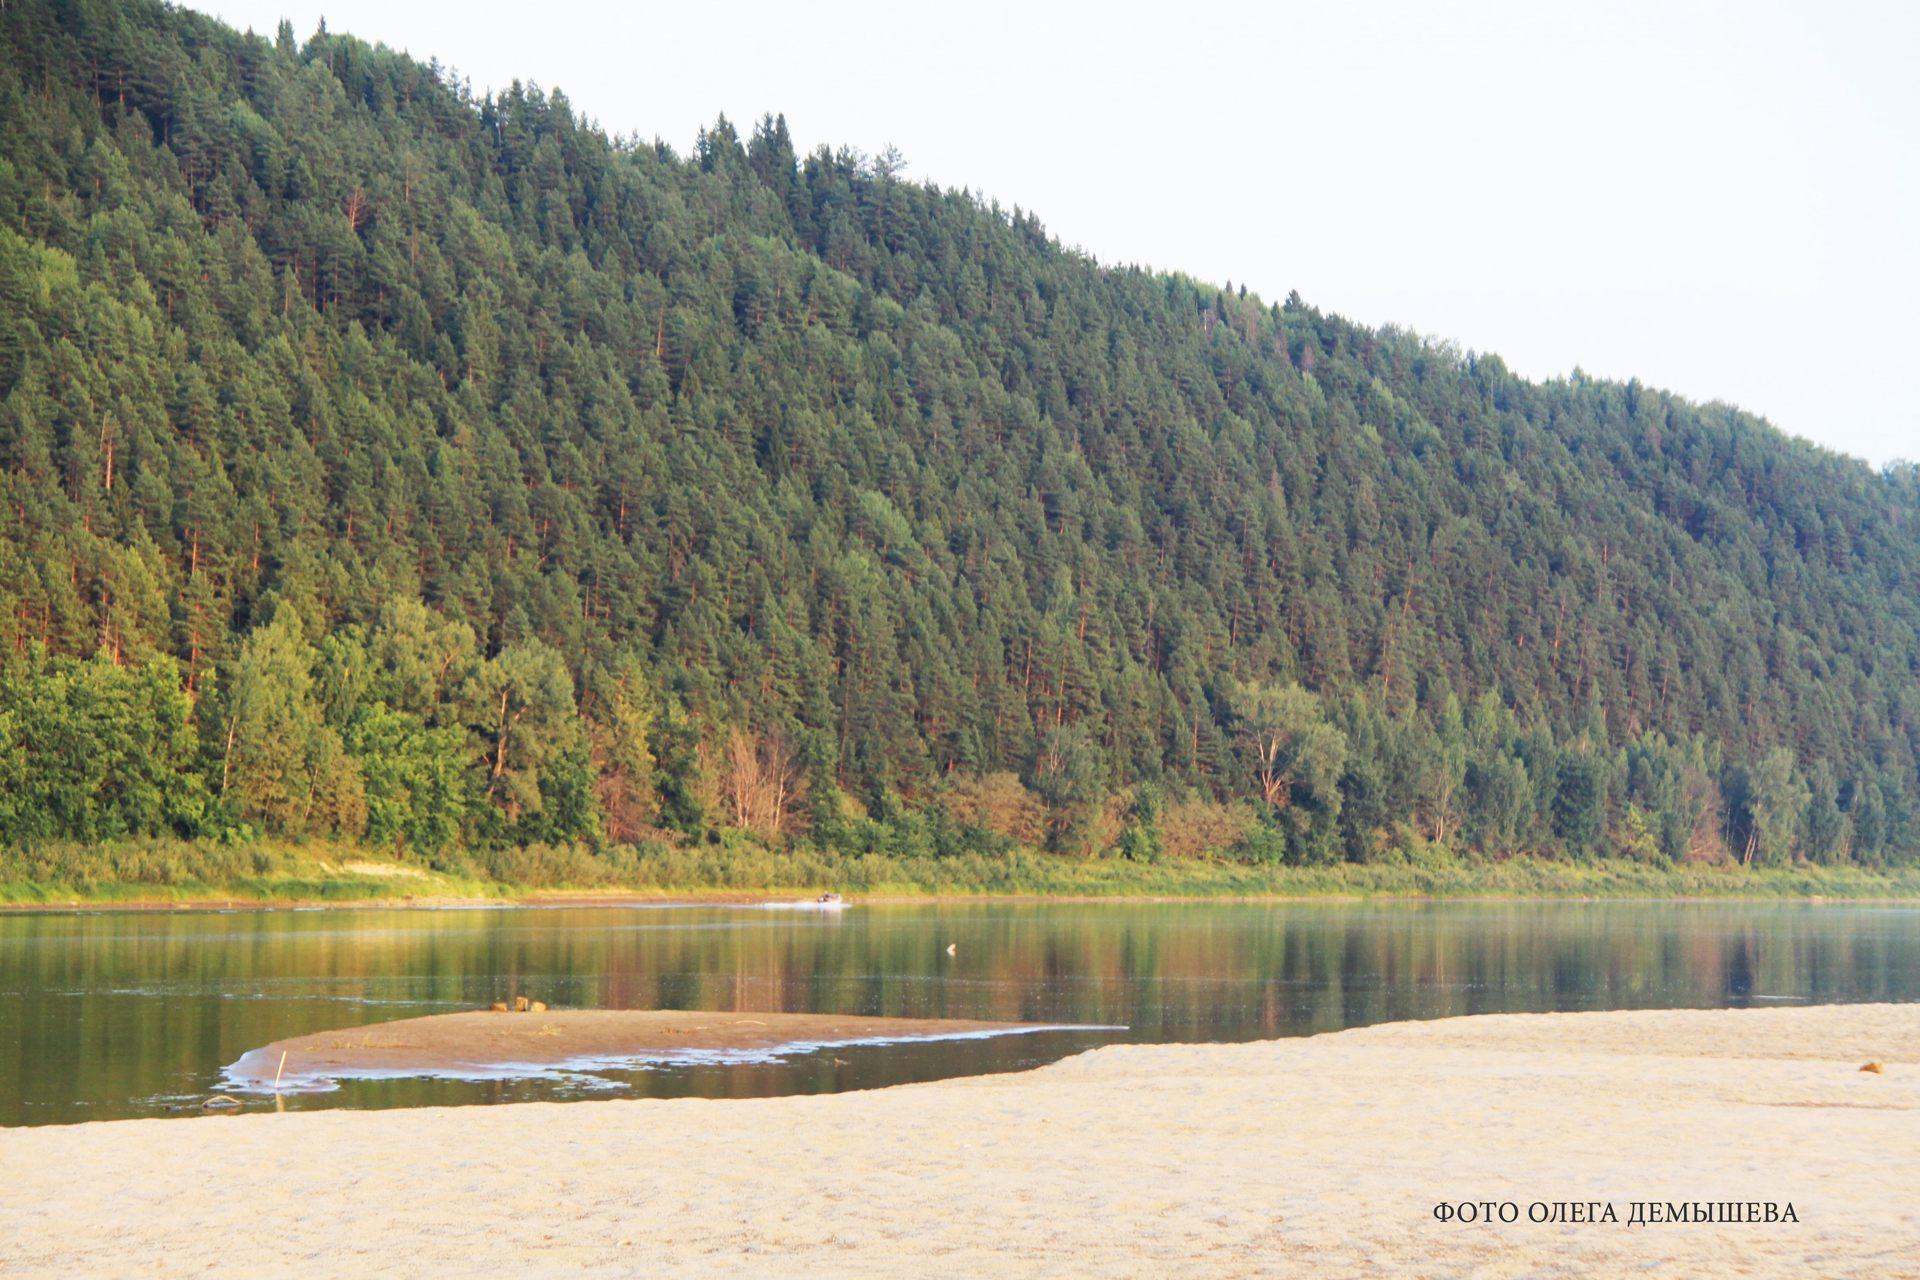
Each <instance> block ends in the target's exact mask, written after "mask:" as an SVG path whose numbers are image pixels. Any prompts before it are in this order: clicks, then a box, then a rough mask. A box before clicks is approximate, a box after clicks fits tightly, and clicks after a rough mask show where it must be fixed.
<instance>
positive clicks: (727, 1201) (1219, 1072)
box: [0, 1005, 1920, 1280]
mask: <svg viewBox="0 0 1920 1280" xmlns="http://www.w3.org/2000/svg"><path fill="white" fill-rule="evenodd" d="M513 1016H515V1017H519V1018H526V1017H528V1016H530V1015H513ZM1869 1057H1871V1058H1873V1059H1875V1060H1878V1061H1881V1062H1883V1063H1885V1070H1884V1072H1883V1073H1881V1074H1871V1073H1863V1072H1861V1071H1860V1070H1859V1069H1858V1068H1859V1066H1860V1065H1861V1063H1862V1062H1863V1061H1865V1060H1867V1059H1868V1058H1869ZM1916 1063H1920V1005H1855V1006H1824V1007H1818V1008H1795V1009H1772V1010H1757V1011H1741V1012H1682V1013H1674V1012H1657V1013H1638V1012H1631V1013H1593V1014H1553V1015H1500V1016H1493V1017H1482V1018H1463V1019H1455V1020H1449V1021H1442V1022H1432V1023H1418V1024H1413V1023H1402V1024H1396V1025H1388V1026H1380V1027H1372V1028H1363V1029H1359V1030H1355V1031H1348V1032H1340V1033H1337V1034H1332V1035H1323V1036H1316V1037H1313V1038H1310V1039H1292V1040H1279V1041H1268V1042H1262V1043H1257V1044H1240V1045H1125V1046H1114V1047H1109V1048H1103V1049H1098V1050H1094V1051H1092V1052H1089V1053H1085V1054H1082V1055H1080V1056H1078V1057H1074V1058H1070V1059H1067V1060H1065V1061H1063V1062H1059V1063H1056V1064H1054V1065H1052V1066H1049V1067H1046V1068H1043V1069H1041V1070H1038V1071H1032V1072H1026V1073H1021V1074H1014V1075H1000V1076H977V1077H971V1078H967V1079H961V1080H951V1081H942V1082H937V1083H932V1084H921V1085H909V1086H904V1087H901V1088H894V1089H881V1090H875V1091H872V1092H865V1093H846V1094H837V1095H826V1096H813V1097H791V1098H769V1099H753V1100H737V1101H708V1100H701V1099H675V1100H667V1101H613V1102H578V1103H566V1104H551V1103H547V1104H523V1105H513V1106H496V1107H479V1106H476V1107H459V1108H436V1109H422V1110H415V1111H376V1112H354V1111H313V1112H288V1113H286V1114H275V1113H272V1112H265V1113H261V1112H253V1113H248V1114H242V1115H237V1116H222V1117H212V1118H194V1119H182V1120H133V1121H119V1122H112V1123H102V1124H88V1125H75V1126H70V1127H49V1128H41V1129H13V1130H5V1131H0V1167H4V1169H5V1171H6V1176H5V1178H4V1179H0V1212H4V1214H5V1218H6V1221H7V1224H8V1230H7V1231H6V1232H5V1233H4V1235H0V1269H4V1270H10V1271H15V1272H18V1273H20V1274H23V1275H24V1274H31V1275H53V1276H96V1275H141V1276H174V1275H183V1276H184V1275H188V1274H192V1275H196V1276H205V1275H211V1276H258V1275H292V1276H345V1275H368V1274H373V1275H395V1276H547V1275H563V1274H564V1275H586V1276H639V1275H647V1276H653V1275H662V1274H666V1275H687V1276H708V1275H713V1276H768V1277H786V1276H814V1275H818V1276H855V1277H859V1276H910V1277H923V1276H927V1277H945V1276H956V1277H957V1276H975V1275H992V1276H1021V1277H1024V1276H1073V1277H1080V1276H1116V1277H1118V1276H1165V1275H1178V1276H1180V1277H1181V1278H1182V1280H1193V1278H1199V1277H1215V1276H1219V1277H1228V1276H1234V1277H1238V1276H1256V1275H1275V1276H1301V1275H1307V1274H1311V1275H1313V1276H1315V1277H1320V1276H1409V1277H1414V1276H1417V1277H1435V1276H1469V1275H1471V1276H1487V1277H1522V1276H1578V1277H1585V1276H1620V1275H1630V1274H1632V1275H1652V1276H1700V1277H1720V1276H1727V1275H1740V1276H1796V1277H1798V1276H1847V1277H1881V1276H1888V1277H1891V1276H1912V1275H1914V1274H1915V1273H1916V1271H1917V1270H1920V1265H1917V1264H1916V1263H1915V1261H1914V1259H1915V1258H1920V1195H1917V1194H1916V1192H1915V1188H1916V1187H1920V1066H1916ZM1467 1200H1471V1201H1494V1202H1496V1203H1497V1202H1502V1201H1512V1202H1514V1203H1515V1204H1516V1205H1517V1206H1518V1213H1519V1221H1518V1222H1516V1223H1513V1224H1511V1225H1506V1224H1499V1223H1495V1224H1493V1225H1491V1226H1489V1225H1486V1224H1483V1223H1477V1222H1476V1223H1473V1224H1462V1223H1460V1222H1457V1221H1451V1222H1439V1221H1436V1220H1435V1218H1434V1216H1433V1206H1434V1205H1435V1203H1436V1202H1438V1201H1448V1202H1458V1201H1467ZM1683 1200H1684V1201H1688V1202H1693V1201H1701V1202H1705V1201H1714V1202H1730V1201H1739V1202H1743V1203H1744V1202H1762V1203H1764V1202H1767V1201H1772V1202H1775V1203H1776V1204H1784V1203H1787V1202H1791V1203H1792V1204H1793V1206H1794V1209H1795V1213H1796V1216H1797V1218H1798V1221H1797V1222H1794V1223H1780V1222H1776V1223H1772V1224H1767V1223H1752V1224H1748V1223H1738V1224H1732V1223H1715V1224H1712V1225H1704V1226H1702V1225H1670V1224H1666V1223H1664V1222H1663V1223H1660V1224H1658V1225H1651V1226H1637V1225H1628V1218H1629V1215H1630V1214H1631V1208H1630V1206H1631V1204H1632V1202H1635V1201H1640V1202H1646V1201H1658V1202H1660V1203H1661V1204H1662V1205H1663V1207H1664V1205H1665V1204H1666V1203H1667V1202H1679V1201H1683ZM1536 1201H1537V1202H1543V1203H1548V1204H1550V1203H1552V1202H1556V1201H1558V1202H1573V1201H1583V1202H1584V1201H1597V1202H1601V1203H1610V1204H1611V1205H1613V1206H1614V1210H1615V1213H1616V1215H1617V1217H1618V1219H1619V1221H1618V1222H1614V1223H1606V1222H1601V1223H1592V1224H1589V1223H1584V1222H1582V1223H1557V1224H1556V1223H1544V1224H1534V1223H1530V1222H1528V1221H1527V1215H1526V1210H1527V1207H1528V1206H1529V1205H1530V1204H1531V1203H1533V1202H1536Z"/></svg>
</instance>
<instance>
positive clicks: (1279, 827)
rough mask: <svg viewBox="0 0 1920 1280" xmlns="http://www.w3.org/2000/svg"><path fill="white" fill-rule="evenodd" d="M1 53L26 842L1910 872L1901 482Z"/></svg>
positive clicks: (6, 689) (513, 137)
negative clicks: (678, 837) (1443, 857)
mask: <svg viewBox="0 0 1920 1280" xmlns="http://www.w3.org/2000/svg"><path fill="white" fill-rule="evenodd" d="M0 32H4V41H3V42H0V157H3V158H0V398H3V399H0V466H3V467H4V472H5V479H4V482H3V483H4V491H5V499H6V501H5V512H4V514H5V516H6V519H5V521H4V529H5V534H4V540H3V541H0V627H4V633H0V650H3V651H4V653H5V654H7V655H9V658H8V662H9V665H8V666H7V668H6V675H5V680H4V684H3V685H0V735H3V736H4V739H5V742H6V744H7V748H8V749H7V751H6V753H5V756H4V763H0V774H3V775H4V776H0V835H4V836H5V837H6V838H8V839H11V840H15V841H21V840H35V839H50V838H62V837H65V838H80V839H99V838H107V837H114V836H120V835H133V834H141V833H156V832H173V833H177V834H182V835H195V834H207V835H217V834H219V833H222V832H225V833H227V834H228V835H229V836H231V835H232V834H233V833H235V832H242V833H244V832H245V831H246V830H248V829H252V830H256V831H262V830H274V831H283V832H289V833H300V832H314V833H325V832H333V833H344V834H346V835H352V836H361V835H364V837H365V838H366V839H367V840H369V841H371V842H374V843H378V844H381V845H383V846H393V847H397V848H414V849H419V850H422V851H428V852H433V851H447V850H457V849H459V848H462V847H469V848H479V847H484V846H486V845H487V844H488V842H494V843H499V842H511V841H523V840H530V839H546V840H550V839H557V838H562V837H569V836H579V837H583V838H589V839H601V838H615V839H634V838H640V837H647V836H649V835H650V834H651V833H653V832H656V831H664V830H678V831H682V832H688V833H691V834H692V835H694V836H695V837H696V838H705V837H706V836H707V834H708V833H710V832H712V831H714V830H715V829H717V828H721V827H726V826H744V827H750V828H755V829H758V830H759V831H760V832H761V833H762V835H763V836H765V837H766V838H769V839H780V838H801V833H802V832H805V831H810V833H811V835H810V837H809V838H812V839H815V840H819V841H822V842H831V841H842V842H866V843H868V844H876V843H877V844H880V845H885V844H886V842H887V841H888V840H894V839H908V838H909V835H911V833H913V832H920V833H921V836H924V834H925V832H926V831H927V830H934V831H935V832H936V836H937V840H936V843H939V842H940V841H945V842H946V843H944V844H941V845H940V847H942V848H945V847H948V846H949V845H952V844H953V842H954V841H959V842H960V843H962V844H964V843H966V841H969V840H971V841H974V842H975V843H978V842H980V841H986V840H989V837H991V838H993V839H1019V840H1030V841H1033V842H1045V843H1048V844H1050V845H1051V846H1052V847H1054V848H1057V849H1061V850H1067V851H1088V852H1094V851H1098V850H1100V849H1103V848H1104V849H1114V848H1117V849H1120V850H1121V851H1122V852H1126V853H1129V854H1131V855H1133V856H1155V855H1156V851H1157V850H1161V849H1163V848H1170V847H1172V846H1173V845H1179V843H1180V841H1181V840H1183V839H1189V840H1190V841H1191V840H1194V839H1200V838H1201V837H1198V836H1192V834H1191V833H1193V832H1196V831H1199V832H1216V833H1218V834H1217V838H1216V837H1214V836H1208V837H1206V839H1205V840H1203V841H1202V843H1203V844H1205V843H1210V844H1212V845H1214V846H1218V847H1220V848H1223V849H1225V850H1227V851H1229V852H1235V851H1237V853H1238V855H1239V856H1246V857H1284V858H1287V859H1291V860H1318V859H1332V858H1352V859H1359V860H1367V859H1373V858H1379V857H1403V856H1413V855H1417V854H1421V853H1422V852H1423V851H1424V852H1426V853H1432V852H1434V851H1435V850H1446V849H1450V850H1452V851H1453V852H1454V853H1457V854H1465V853H1471V852H1475V851H1477V852H1479V853H1482V854H1490V855H1491V854H1504V853H1506V852H1512V851H1542V852H1559V853H1563V854H1566V855H1571V856H1584V855H1588V854H1591V853H1596V852H1597V853H1629V854H1635V855H1638V856H1643V857H1647V858H1650V859H1666V858H1686V857H1693V858H1725V857H1734V858H1740V859H1747V858H1752V859H1754V860H1756V861H1759V862H1778V861H1783V860H1786V859H1789V858H1795V857H1807V858H1813V859H1817V860H1824V861H1839V860H1846V859H1856V860H1861V861H1868V862H1878V861H1884V860H1888V859H1892V858H1901V857H1906V856H1908V855H1909V854H1911V853H1912V852H1913V851H1914V850H1915V849H1916V846H1920V823H1917V820H1916V819H1915V817H1914V816H1913V811H1914V804H1915V798H1916V791H1917V790H1920V788H1917V787H1916V774H1915V766H1916V746H1920V692H1917V691H1916V686H1915V672H1916V664H1917V663H1920V638H1917V637H1916V623H1917V622H1920V616H1917V615H1920V609H1917V602H1920V597H1917V596H1916V589H1917V588H1920V533H1917V532H1916V528H1917V526H1916V520H1920V480H1917V479H1916V475H1915V473H1914V471H1913V470H1912V469H1910V468H1898V469H1895V470H1893V471H1892V472H1886V473H1876V472H1874V471H1873V470H1871V469H1869V468H1868V467H1867V466H1866V465H1864V464H1862V463H1860V462H1858V461H1854V460H1851V459H1848V458H1844V457H1840V456H1837V455H1835V454H1832V453H1828V452H1825V451H1822V450H1819V449H1816V448H1814V447H1812V446H1810V445H1808V444H1805V443H1803V442H1800V441H1797V440H1792V439H1788V438H1786V437H1784V436H1783V435H1781V434H1780V433H1779V432H1777V431H1775V430H1774V429H1772V428H1771V427H1769V426H1768V425H1767V424H1765V423H1763V422H1761V421H1758V420H1756V419H1755V418H1752V417H1750V416H1748V415H1746V414H1743V413H1740V412H1738V411H1736V410H1734V409H1731V408H1727V407H1725V406H1720V405H1709V406H1701V405H1696V404H1693V403H1690V402H1688V401H1685V400H1683V399H1680V398H1678V397H1676V396H1674V395H1671V394H1667V393H1665V392H1659V391H1655V390H1652V389H1650V388H1647V387H1643V386H1641V385H1639V384H1638V383H1629V384H1626V385H1620V384H1618V383H1611V382H1599V381H1595V380H1592V379H1589V378H1585V377H1581V376H1576V377H1574V378H1573V379H1571V380H1567V381H1556V382H1551V383H1546V384H1534V383H1530V382H1527V381H1524V380H1522V379H1520V378H1517V377H1515V376H1513V375H1512V374H1511V373H1509V372H1508V371H1507V369H1506V368H1505V367H1504V366H1503V365H1502V364H1501V362H1500V361H1499V359H1498V358H1496V357H1494V356H1490V355H1483V356H1479V357H1475V356H1473V355H1471V354H1463V353H1462V352H1461V351H1459V350H1457V349H1455V348H1452V347H1449V346H1438V345H1435V344H1433V343H1431V342H1428V341H1425V340H1422V339H1420V338H1417V337H1415V336H1413V335H1411V334H1407V333H1403V332H1400V331H1397V330H1393V329H1384V330H1374V329H1368V328H1364V327H1361V326H1357V325H1354V324H1352V323H1349V322H1347V321H1344V320H1342V319H1340V318H1338V317H1337V316H1334V315H1330V314H1326V313H1323V312H1321V311H1319V310H1317V309H1315V308H1313V307H1310V306H1308V305H1306V304H1305V303H1303V302H1301V301H1300V300H1299V299H1298V298H1297V297H1292V298H1289V299H1287V300H1286V301H1285V302H1280V303H1275V302H1270V301H1268V300H1265V299H1262V298H1260V297H1258V296H1255V295H1250V294H1249V293H1247V291H1246V290H1245V289H1233V288H1232V287H1231V286H1228V287H1216V286H1214V285H1210V284H1205V283H1202V282H1200V281H1197V280H1193V279H1190V278H1188V277H1186V276H1182V275H1179V274H1173V275H1162V274H1151V273H1148V272H1145V271H1142V270H1139V269H1137V268H1131V267H1116V266H1109V265H1104V264H1101V263H1099V262H1097V261H1095V260H1093V259H1091V258H1089V257H1087V256H1085V255H1083V254H1080V253H1077V252H1075V251H1072V250H1068V249H1065V248H1063V247H1062V246H1061V245H1060V244H1059V243H1058V242H1057V241H1055V240H1052V239H1050V238H1049V237H1048V235H1047V234H1046V232H1045V230H1044V229H1043V227H1042V225H1041V223H1040V222H1039V221H1038V220H1037V219H1036V218H1035V217H1033V216H1032V215H1030V214H1028V213H1024V212H1021V211H1019V210H1018V209H1015V210H1014V211H1013V212H1012V213H1009V212H1007V211H1006V210H1005V209H1004V208H1002V207H1001V206H999V205H998V204H990V203H985V202H983V201H982V199H981V198H979V197H977V196H975V195H972V194H969V193H967V192H964V191H953V190H941V189H938V188H936V187H934V186H931V185H925V184H921V183H917V182H915V181H912V180H910V179H909V178H907V177H906V176H905V175H904V174H903V173H902V172H901V170H900V167H899V165H898V162H897V159H896V158H895V157H893V156H892V155H891V153H889V154H888V155H887V156H884V157H882V158H880V159H872V158H867V157H863V156H861V155H859V154H858V153H856V152H852V151H849V150H842V151H839V152H829V151H827V150H825V149H822V150H820V151H817V152H815V153H813V154H810V155H796V153H795V150H794V148H793V146H792V144H791V142H790V140H789V135H788V132H787V128H786V124H785V122H784V120H780V119H768V120H763V121H762V122H761V123H760V124H759V125H758V126H757V127H756V128H754V129H752V130H751V131H750V136H749V137H748V138H747V139H745V141H744V142H743V141H742V140H741V139H740V138H739V137H738V136H737V134H736V132H735V130H734V129H733V128H732V127H731V126H730V125H728V124H727V123H726V121H725V120H724V118H723V119H722V120H721V121H720V122H719V123H717V124H716V125H715V126H714V127H713V128H712V129H710V130H707V131H705V132H703V134H702V135H701V137H700V138H699V139H698V141H697V142H696V143H695V145H694V147H693V149H692V152H691V154H690V155H686V156H682V155H679V154H676V153H675V152H674V151H673V150H671V149H670V148H669V147H667V146H666V145H664V144H661V143H657V142H655V143H643V142H640V141H638V140H637V138H621V137H609V136H608V135H606V134H605V133H603V132H602V131H600V130H599V129H598V128H597V127H591V126H589V125H588V124H587V123H585V122H583V120H582V119H581V118H580V117H579V116H577V115H576V114H575V112H574V111H573V109H572V108H571V106H570V104H569V103H568V102H567V100H566V99H565V97H564V96H563V95H562V94H561V93H560V92H559V91H557V90H556V91H553V92H548V93H543V92H541V91H540V90H539V89H537V88H533V87H531V86H520V85H516V86H514V87H512V88H509V89H508V90H506V91H505V92H502V93H499V94H497V95H493V96H490V97H485V98H475V97H473V96H472V95H471V94H470V92H469V91H468V90H467V89H466V87H465V86H463V85H459V84H455V83H452V82H451V80H450V78H449V77H448V76H447V75H445V74H444V73H442V72H441V71H440V69H439V68H438V67H437V65H435V64H422V63H419V62H416V61H413V60H411V59H409V58H408V57H405V56H403V55H400V54H397V53H394V52H392V51H390V50H388V49H386V48H384V47H380V46H377V45H373V46H370V45H368V44H366V43H364V42H362V41H361V40H358V39H355V38H352V37H349V36H343V35H337V34H330V33H326V32H324V31H322V32H321V33H319V34H316V35H315V36H314V37H313V38H311V39H309V40H307V41H306V42H305V43H304V44H300V43H297V42H296V40H295V38H294V37H293V34H292V32H291V31H290V30H289V29H288V28H287V27H285V26H284V25H283V26H282V28H281V30H280V32H279V34H278V37H277V39H266V38H262V37H258V36H255V35H253V34H251V33H249V34H245V35H242V34H239V33H236V32H234V31H233V30H231V29H229V28H226V27H224V26H221V25H219V24H217V23H216V22H214V21H212V20H211V19H208V18H205V17H202V16H200V15H198V14H194V13H191V12H188V11H185V10H179V9H172V8H168V7H165V6H162V5H158V4H152V3H147V2H145V0H77V2H75V0H11V2H10V3H9V4H8V5H7V6H6V7H5V9H4V11H0ZM530 70H534V69H532V68H530ZM1303 198H1304V196H1303ZM1326 198H1337V197H1335V196H1327V197H1326ZM1409 234H1413V232H1411V231H1410V232H1409ZM1804 319H1805V318H1801V320H1800V321H1796V320H1795V319H1794V318H1792V317H1787V316H1783V317H1782V324H1781V335H1782V338H1781V341H1782V350H1781V352H1780V358H1781V359H1792V358H1793V356H1792V339H1791V333H1792V329H1793V326H1794V324H1795V323H1797V322H1803V321H1804ZM1825 376H1830V377H1836V378H1841V377H1845V376H1846V371H1845V370H1844V369H1835V370H1831V371H1829V373H1828V374H1827V375H1825ZM423 606H424V607H423ZM1007 775H1012V776H1011V777H1009V776H1007ZM1023 824H1024V825H1023ZM1209 824H1212V825H1209ZM902 832H907V833H909V835H902V834H901V833H902ZM956 832H957V833H958V834H955V833H956ZM783 833H784V834H783ZM996 833H997V834H996ZM921 836H912V838H915V839H918V838H921ZM926 838H929V839H933V838H935V837H926ZM450 856H451V855H450Z"/></svg>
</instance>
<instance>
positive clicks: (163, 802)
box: [0, 645, 208, 844]
mask: <svg viewBox="0 0 1920 1280" xmlns="http://www.w3.org/2000/svg"><path fill="white" fill-rule="evenodd" d="M191 717H192V704H191V702H190V700H189V699H188V698H187V697H186V695H185V694H183V693H182V692H181V691H180V686H179V682H178V678H177V676H176V675H175V672H174V667H173V662H172V660H171V659H168V658H153V659H150V660H149V661H147V662H146V663H144V664H142V665H141V666H138V667H122V666H117V665H115V664H114V662H113V661H112V659H111V658H109V657H107V656H106V655H105V654H100V655H97V656H95V657H94V658H92V659H89V660H86V661H81V660H79V659H75V658H63V657H52V658H50V657H48V656H47V653H46V650H45V649H43V648H41V647H40V646H39V645H34V646H32V647H30V648H28V649H27V650H26V651H25V652H24V653H21V654H16V655H15V656H14V657H13V658H11V659H9V660H8V661H7V663H6V664H5V667H4V669H0V842H4V843H9V844H12V843H20V842H26V841H39V840H77V841H98V840H116V839H121V838H123V837H126V836H129V835H142V834H148V833H154V832H165V833H174V834H180V835H191V834H194V833H195V832H196V831H198V830H199V828H200V826H201V824H202V821H203V819H204V818H205V817H206V812H207V806H208V795H207V788H206V782H205V779H204V778H203V777H202V776H201V774H200V773H199V770H198V768H197V765H198V744H197V743H196V741H195V739H194V734H193V727H192V718H191Z"/></svg>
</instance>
